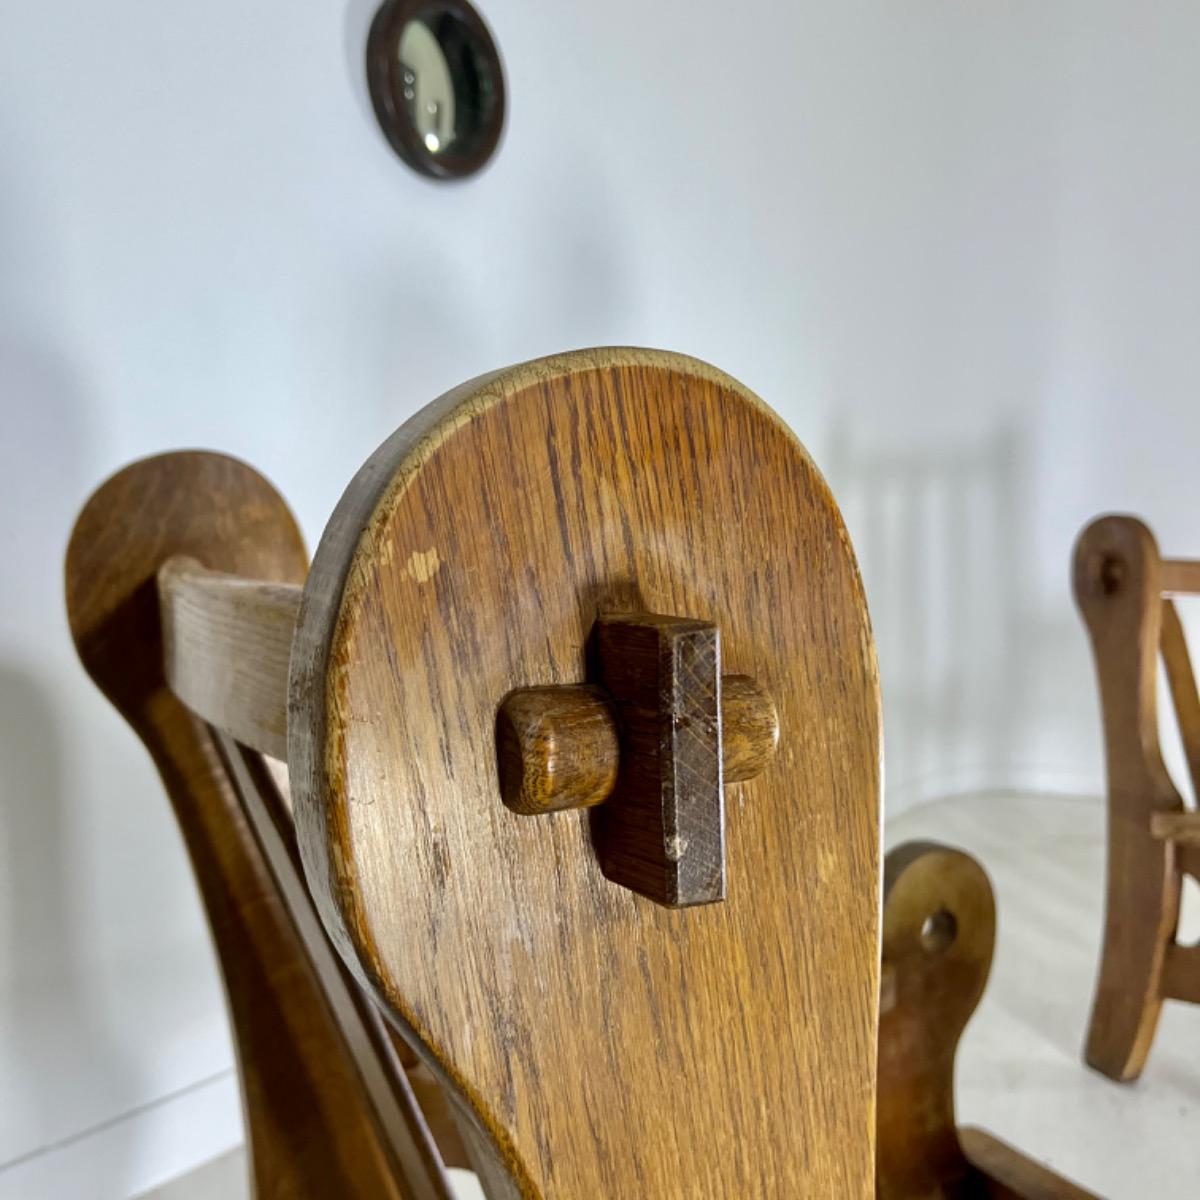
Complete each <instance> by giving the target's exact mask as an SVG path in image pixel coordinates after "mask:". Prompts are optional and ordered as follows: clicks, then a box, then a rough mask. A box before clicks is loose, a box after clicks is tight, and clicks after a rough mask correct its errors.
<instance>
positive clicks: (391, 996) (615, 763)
mask: <svg viewBox="0 0 1200 1200" xmlns="http://www.w3.org/2000/svg"><path fill="white" fill-rule="evenodd" d="M164 486H166V485H164ZM175 499H176V500H177V501H178V502H179V503H177V504H176V505H175V506H174V507H176V508H178V507H180V506H182V507H183V508H187V507H189V506H196V505H200V506H209V507H210V508H215V510H216V511H217V513H218V514H220V513H221V512H224V511H225V510H226V508H227V505H226V502H225V501H224V500H222V499H221V498H220V497H217V496H214V495H211V494H193V495H191V496H187V495H180V496H178V497H176V498H175ZM273 504H274V500H271V501H267V502H264V503H263V505H261V506H259V507H257V508H255V507H254V506H251V510H252V511H250V512H249V513H242V514H240V515H239V517H238V519H237V521H234V520H232V519H229V520H226V521H225V522H224V528H225V530H226V532H227V534H228V535H229V536H231V537H233V538H234V539H235V540H236V541H238V542H239V544H240V543H242V542H244V543H246V544H247V545H249V546H251V547H253V545H254V543H255V541H256V539H257V538H259V537H262V538H264V539H276V540H278V539H280V538H283V540H284V541H287V540H288V539H291V538H292V537H293V534H292V533H291V532H289V531H288V530H287V529H286V528H283V531H282V532H281V531H280V529H276V528H270V521H267V520H265V519H264V514H266V513H267V512H268V511H274V510H273V507H272V506H273ZM157 507H165V508H166V509H167V511H168V512H169V511H171V509H172V506H171V505H170V504H165V505H162V504H160V505H158V506H157ZM99 519H100V518H99V517H97V521H98V520H99ZM210 523H215V524H216V525H217V526H218V527H219V526H221V523H222V521H221V518H220V516H219V515H218V517H216V518H214V519H213V521H212V522H210ZM281 528H282V527H281ZM85 532H86V536H87V538H89V539H91V538H100V539H103V538H104V537H109V536H112V535H110V534H109V533H107V532H106V531H104V530H102V529H98V528H95V527H93V526H89V527H88V529H87V530H86V531H85ZM80 537H81V533H80V532H79V531H78V530H77V534H76V539H79V538H80ZM218 537H219V530H218ZM168 540H169V539H168ZM200 540H201V541H202V540H203V539H200ZM182 541H184V542H188V543H189V544H182V545H174V544H172V545H164V544H162V543H163V539H161V538H160V539H158V543H156V548H155V549H154V550H153V551H152V552H151V551H146V552H145V553H144V554H142V556H141V559H140V560H139V567H138V570H137V571H136V572H135V574H136V575H137V577H138V580H139V581H141V582H139V584H138V588H137V589H134V590H135V591H137V592H138V595H139V596H141V597H142V599H143V601H144V603H145V605H146V608H145V611H144V612H143V617H144V620H145V622H146V623H145V625H144V626H143V635H144V636H145V637H146V639H147V641H148V643H153V644H152V645H151V647H150V649H151V657H153V655H154V653H157V654H158V655H160V656H164V655H165V659H166V664H167V665H166V667H165V668H163V667H162V664H161V662H160V664H159V668H160V669H159V672H158V674H157V675H156V676H155V678H154V687H153V688H151V689H149V691H150V692H152V693H153V694H154V695H155V696H157V697H159V699H158V700H155V701H154V703H162V704H167V703H175V700H174V697H171V698H170V700H169V701H168V700H165V699H162V692H163V691H164V690H165V689H164V688H163V687H162V684H163V682H164V681H165V680H167V679H169V680H170V682H171V685H172V687H173V689H174V693H175V695H184V696H185V697H187V699H188V704H189V706H190V707H191V709H192V710H193V711H194V712H196V713H198V714H199V715H200V716H202V717H204V718H206V719H207V720H209V721H211V722H213V723H214V724H215V725H217V726H219V727H224V728H226V729H227V730H228V731H230V732H234V733H236V735H237V736H239V737H242V738H243V739H244V740H249V742H250V745H251V746H252V747H253V748H255V749H258V750H267V751H270V750H271V749H272V748H275V747H278V746H280V745H281V744H282V728H283V727H284V726H286V745H287V757H288V766H289V773H290V785H291V803H292V810H293V812H294V817H295V822H296V830H297V835H298V843H299V849H300V852H301V855H302V857H303V862H304V868H305V874H306V878H307V885H308V888H309V889H311V895H312V898H313V900H314V901H315V904H316V907H317V909H318V911H319V913H320V916H321V918H322V921H323V923H324V926H325V929H326V930H327V932H328V933H329V935H330V937H331V939H332V941H333V943H334V945H335V946H336V947H337V948H338V950H339V951H340V952H341V954H342V956H343V958H344V959H345V961H346V963H347V964H348V966H349V968H350V970H351V971H352V972H353V973H354V975H355V976H356V978H357V979H358V981H359V982H360V983H361V985H362V986H363V987H364V988H365V989H368V990H369V991H370V993H371V994H372V995H373V996H374V997H375V998H376V999H377V1000H378V1002H379V1004H380V1006H381V1008H382V1010H383V1011H384V1012H385V1013H386V1014H387V1016H388V1018H389V1019H390V1021H391V1022H392V1024H393V1026H394V1027H395V1028H396V1029H398V1030H399V1031H400V1032H401V1033H402V1035H403V1037H404V1038H405V1040H406V1041H407V1042H408V1044H409V1045H410V1046H411V1047H412V1048H413V1049H414V1050H415V1052H416V1053H417V1054H418V1055H419V1056H420V1058H421V1059H422V1061H423V1062H424V1063H425V1064H426V1065H427V1066H428V1067H429V1069H430V1070H431V1071H432V1072H433V1073H434V1075H435V1076H436V1077H437V1079H438V1080H439V1081H440V1082H441V1083H442V1085H443V1086H444V1087H445V1089H446V1092H447V1094H448V1095H449V1097H450V1099H451V1102H452V1105H453V1106H454V1108H455V1111H456V1113H457V1115H458V1118H459V1123H460V1127H461V1129H462V1130H463V1131H464V1133H465V1134H466V1137H467V1139H468V1142H469V1144H470V1148H471V1152H472V1155H473V1159H474V1162H475V1165H476V1167H477V1169H479V1171H480V1174H481V1177H482V1178H483V1180H484V1186H485V1189H486V1190H487V1191H488V1193H489V1195H492V1196H509V1195H512V1196H515V1195H523V1196H526V1195H527V1196H546V1197H555V1198H560V1197H589V1198H590V1197H595V1196H633V1195H637V1196H646V1197H651V1196H653V1197H667V1196H712V1197H722V1198H725V1197H729V1196H735V1195H762V1196H792V1195H813V1196H818V1195H829V1196H833V1195H837V1196H868V1195H870V1194H871V1192H872V1188H873V1175H874V1148H873V1132H874V1130H873V1125H874V1078H875V1056H876V1017H877V994H876V993H877V981H878V963H877V952H878V941H877V937H878V905H879V858H878V846H879V832H878V831H879V815H880V814H879V787H880V718H879V694H878V681H877V676H876V666H875V656H874V647H873V641H872V637H871V631H870V625H869V622H868V618H867V612H866V606H865V603H864V600H863V594H862V588H861V584H860V580H859V576H858V572H857V568H856V566H855V562H854V557H853V552H852V550H851V547H850V543H849V539H848V537H847V535H846V532H845V529H844V526H843V524H842V521H841V518H840V516H839V514H838V511H837V507H836V505H835V504H834V501H833V499H832V497H831V495H830V493H829V490H828V488H827V486H826V484H825V482H824V480H823V479H822V478H821V476H820V474H819V472H818V471H817V469H816V468H815V467H814V465H813V463H812V461H811V460H810V458H809V457H808V455H807V454H806V453H805V451H804V449H803V448H802V447H801V446H800V444H799V443H798V442H797V441H796V439H795V438H794V436H793V435H792V434H791V433H790V432H789V431H788V430H787V428H786V427H785V426H784V425H783V423H782V422H781V421H780V420H779V419H778V418H777V417H776V416H774V414H772V413H771V412H770V411H769V410H768V409H767V408H766V407H765V406H764V405H763V404H762V403H761V402H760V401H758V400H757V399H756V398H755V397H754V396H753V395H751V394H750V393H749V392H748V391H746V389H745V388H743V387H741V385H739V384H737V383H736V382H734V381H733V380H731V379H730V378H728V377H727V376H724V375H722V374H720V373H719V372H717V371H715V370H713V369H712V368H710V367H707V366H705V365H703V364H701V363H698V362H696V361H694V360H691V359H686V358H682V357H679V356H674V355H667V354H661V353H655V352H649V351H635V350H603V351H591V352H584V353H577V354H571V355H565V356H561V357H558V358H553V359H546V360H541V361H539V362H535V363H530V364H526V365H524V366H520V367H515V368H512V369H509V370H505V371H500V372H497V373H495V374H493V375H490V376H487V377H484V378H482V379H479V380H476V381H474V382H472V383H470V384H466V385H464V386H463V387H461V388H458V389H456V390H455V391H454V392H451V393H449V394H448V395H447V396H445V397H443V398H442V399H441V400H438V401H436V402H435V403H434V404H432V405H430V406H428V407H427V408H426V409H424V410H422V411H421V412H420V413H419V414H417V416H415V417H414V418H412V419H411V420H410V421H408V422H407V423H406V424H405V425H404V426H402V427H401V429H400V430H399V431H398V432H397V433H396V434H395V435H394V436H393V437H392V438H390V439H389V440H388V441H387V442H386V443H385V444H384V445H383V446H382V447H381V448H380V449H379V450H378V451H377V452H376V453H375V455H373V456H372V457H371V459H370V460H368V462H367V464H366V465H365V466H364V467H363V469H362V470H361V471H360V472H359V474H358V475H357V476H356V478H355V479H354V481H353V482H352V483H351V485H350V487H349V489H348V490H347V492H346V494H345V495H344V496H343V498H342V500H341V502H340V503H339V504H338V506H337V508H336V510H335V512H334V514H333V517H332V519H331V521H330V523H329V525H328V527H327V529H326V531H325V534H324V536H323V537H322V539H321V542H320V545H319V547H318V550H317V553H316V556H315V559H314V562H313V565H312V569H311V571H310V572H309V574H308V577H307V580H306V582H305V583H304V587H303V593H302V595H301V594H300V592H299V589H298V588H295V589H293V590H291V591H289V589H287V588H286V587H285V588H282V589H280V588H276V589H275V590H274V591H271V590H269V589H261V588H257V589H256V588H255V587H254V586H253V585H245V586H240V585H237V584H235V583H231V582H230V581H228V580H222V579H221V578H219V577H216V576H208V577H206V575H205V572H204V570H203V568H208V569H209V570H210V571H211V570H218V571H220V570H224V571H230V570H232V571H233V572H235V573H240V574H243V575H249V576H252V577H255V576H257V577H258V578H260V579H272V578H273V579H283V580H288V581H296V580H298V575H299V570H300V568H299V564H298V563H296V562H293V561H292V560H291V559H289V560H288V561H287V563H285V564H277V565H275V566H274V569H273V570H270V571H268V570H264V569H263V568H261V567H259V566H257V565H256V563H255V562H254V561H248V562H247V561H241V560H238V561H233V559H236V558H237V556H236V555H234V556H233V559H231V558H230V556H227V555H216V556H215V557H214V555H213V554H212V553H210V552H209V549H208V548H207V547H206V546H204V545H200V544H199V542H198V541H197V539H191V541H190V542H189V539H187V538H183V539H182ZM292 544H294V542H293V543H292ZM118 549H119V547H118ZM122 552H123V551H122ZM79 553H81V554H82V553H83V552H82V551H80V552H79ZM180 554H184V555H189V556H191V557H192V558H194V559H196V560H198V562H199V564H201V565H202V566H200V567H193V566H191V565H189V564H186V563H183V564H181V563H180V561H179V560H178V559H177V558H176V560H175V561H174V562H173V563H172V564H171V565H170V566H169V567H168V568H167V569H166V570H165V571H162V572H161V575H160V569H161V568H163V565H164V563H165V562H166V559H167V558H170V557H173V556H178V555H180ZM249 557H250V558H251V559H253V554H250V555H249ZM74 577H75V578H76V579H79V578H82V576H81V574H80V573H79V572H78V571H76V572H75V576H74ZM151 578H154V579H156V580H157V583H158V586H159V588H160V590H161V593H162V597H163V599H162V607H161V609H160V610H158V611H155V609H154V607H153V604H152V601H151V600H146V599H145V583H146V580H148V579H151ZM81 587H82V585H79V586H77V587H76V588H75V590H74V592H73V596H74V600H73V602H72V604H73V624H74V626H75V628H76V633H77V639H78V640H79V642H80V646H81V651H83V652H84V653H85V658H87V657H89V655H94V653H95V647H96V646H97V645H98V644H100V642H102V641H103V635H102V634H95V633H94V632H93V633H92V634H89V633H88V632H87V630H86V629H85V628H84V627H85V626H86V627H87V628H88V629H92V630H93V631H94V630H95V629H97V628H98V629H101V630H102V629H103V628H104V627H105V621H104V620H103V619H98V620H96V621H90V622H84V621H81V620H78V619H76V615H75V614H76V613H78V611H79V610H80V608H81V606H82V607H86V606H87V603H88V602H87V601H86V600H84V599H82V598H81V594H80V588H81ZM139 589H140V590H139ZM293 600H294V604H293ZM297 610H298V611H297ZM247 613H248V614H250V615H249V616H248V617H247V616H245V614H247ZM289 614H295V615H296V623H295V631H294V636H287V634H288V633H290V624H289V622H290V615H289ZM100 616H101V617H103V614H100ZM159 620H161V621H162V622H163V625H164V628H165V629H166V631H167V635H168V636H167V638H166V644H165V645H163V644H162V643H161V642H159V641H158V640H157V628H158V624H157V622H158V621H159ZM151 622H153V624H152V623H151ZM246 626H249V627H251V628H253V629H254V630H256V631H257V632H255V633H254V635H253V636H252V637H250V638H249V639H248V638H247V636H246V634H245V627H246ZM281 630H283V631H285V633H284V635H281V633H280V631H281ZM81 631H82V632H81ZM127 632H128V631H127ZM97 638H99V642H98V641H97V640H96V639H97ZM85 648H90V649H85ZM285 672H286V673H287V675H288V684H287V703H286V706H285V704H284V700H283V696H282V694H281V693H282V689H283V682H282V680H283V675H284V673H285ZM240 676H245V680H246V681H249V682H252V683H253V687H254V689H255V690H254V691H253V693H251V692H248V691H247V686H249V682H248V683H247V686H242V685H241V684H238V683H237V682H236V681H237V680H238V678H239V677H240ZM231 680H232V681H234V682H231ZM264 680H265V681H268V683H267V685H266V686H265V689H264ZM105 686H108V685H105ZM109 690H110V695H111V694H112V690H111V688H110V689H109ZM260 691H261V692H262V693H263V695H266V696H273V695H279V699H278V702H277V703H273V702H272V701H270V700H267V699H263V698H262V697H261V696H259V692H260ZM249 694H254V695H255V696H256V697H257V698H256V699H255V701H254V703H253V704H252V705H250V706H249V708H250V711H248V710H247V703H246V700H245V697H246V696H247V695H249ZM118 702H119V700H118ZM152 707H153V704H150V703H149V702H147V704H146V705H143V706H142V709H140V710H139V711H145V710H146V709H147V708H152ZM266 709H272V711H270V712H268V711H265V710H266ZM126 712H127V715H129V711H128V709H126ZM231 727H232V728H231ZM776 736H777V738H778V752H777V753H775V754H774V755H773V756H772V754H771V750H772V749H773V748H774V744H775V739H776ZM256 743H257V744H256ZM168 756H169V755H168ZM161 766H162V762H161V761H160V767H161ZM164 773H166V772H165V771H164ZM738 780H741V781H744V782H735V781H738Z"/></svg>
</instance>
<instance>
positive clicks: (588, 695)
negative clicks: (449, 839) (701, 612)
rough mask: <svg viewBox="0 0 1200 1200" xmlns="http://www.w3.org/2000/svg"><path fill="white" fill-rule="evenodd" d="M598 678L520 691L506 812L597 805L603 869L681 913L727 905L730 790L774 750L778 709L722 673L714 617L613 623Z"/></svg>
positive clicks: (512, 725) (503, 719)
mask: <svg viewBox="0 0 1200 1200" xmlns="http://www.w3.org/2000/svg"><path fill="white" fill-rule="evenodd" d="M593 640H594V655H593V658H594V668H593V670H594V683H591V684H579V685H568V686H562V687H540V688H522V689H519V690H517V691H515V692H511V693H509V695H508V696H507V697H505V699H504V701H503V703H502V704H501V706H500V712H499V715H498V717H497V722H496V735H497V753H498V758H499V770H500V788H501V795H502V798H503V800H504V803H505V804H506V805H507V806H508V807H509V808H510V809H511V810H512V811H513V812H517V813H524V814H537V813H547V812H555V811H560V810H563V809H571V808H592V809H595V812H594V813H593V815H592V835H593V840H594V843H595V847H596V853H597V857H598V859H599V863H600V869H601V870H602V871H603V872H604V874H605V875H606V876H607V877H608V878H609V879H611V880H612V881H613V882H614V883H619V884H621V885H622V886H623V887H627V888H629V889H631V890H632V891H635V892H638V893H639V894H641V895H643V896H647V897H649V898H650V899H651V900H654V901H656V902H657V903H659V904H663V905H666V906H667V907H669V908H684V907H686V906H689V905H694V904H711V903H713V902H715V901H717V900H723V899H724V898H725V803H724V785H725V784H726V783H735V782H738V781H741V780H746V779H752V778H753V777H754V776H755V775H757V774H758V773H759V772H760V771H761V770H762V769H763V767H764V766H765V765H766V763H767V762H768V760H769V759H770V758H771V756H772V755H773V754H774V752H775V749H776V746H777V745H778V741H779V721H778V717H777V715H776V712H775V705H774V702H773V701H772V700H771V698H770V696H768V695H767V694H766V693H765V692H764V691H763V690H762V689H761V688H760V687H759V686H758V685H757V684H756V683H755V681H754V680H753V679H750V678H749V677H747V676H745V675H726V676H724V677H723V678H722V675H721V651H720V635H719V633H718V630H717V627H716V626H715V625H713V624H711V623H710V622H707V621H694V620H689V619H686V618H681V617H672V616H662V615H659V614H656V613H623V614H610V615H606V616H602V617H601V618H600V619H599V621H598V622H597V624H596V628H595V630H594V638H593Z"/></svg>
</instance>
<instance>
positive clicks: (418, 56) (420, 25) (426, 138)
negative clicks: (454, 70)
mask: <svg viewBox="0 0 1200 1200" xmlns="http://www.w3.org/2000/svg"><path fill="white" fill-rule="evenodd" d="M397 54H398V56H399V59H400V68H401V75H400V78H401V84H402V86H403V89H404V102H405V104H406V105H407V107H408V113H409V117H410V118H411V120H412V123H413V126H414V128H415V129H416V131H417V134H418V136H419V137H420V138H421V140H422V141H423V142H424V143H425V148H426V149H427V150H428V151H429V152H430V153H431V154H437V153H439V152H440V151H443V150H445V149H446V148H447V147H448V146H449V145H450V143H451V142H452V141H453V140H454V133H455V111H454V110H455V98H454V80H453V78H452V77H451V75H450V66H449V64H448V63H447V62H446V56H445V54H444V53H443V52H442V47H441V44H440V43H439V42H438V39H437V36H436V35H435V34H434V32H433V30H431V29H430V28H429V26H428V25H426V24H425V22H424V21H422V20H420V19H417V20H412V21H409V22H408V24H407V25H405V27H404V30H403V32H402V33H401V35H400V44H399V46H398V47H397Z"/></svg>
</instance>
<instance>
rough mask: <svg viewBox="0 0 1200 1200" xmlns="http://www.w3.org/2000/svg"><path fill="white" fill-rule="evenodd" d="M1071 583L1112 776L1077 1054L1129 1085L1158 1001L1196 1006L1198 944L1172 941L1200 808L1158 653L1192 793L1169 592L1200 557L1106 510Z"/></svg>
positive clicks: (1198, 784) (1180, 587) (1190, 579)
mask: <svg viewBox="0 0 1200 1200" xmlns="http://www.w3.org/2000/svg"><path fill="white" fill-rule="evenodd" d="M1074 589H1075V599H1076V603H1077V604H1078V606H1079V610H1080V612H1081V613H1082V615H1083V620H1084V623H1085V624H1086V625H1087V629H1088V634H1089V635H1090V638H1091V643H1092V652H1093V654H1094V656H1095V662H1096V677H1097V680H1098V683H1099V688H1100V706H1101V710H1102V713H1103V719H1104V750H1105V761H1106V768H1107V775H1108V884H1107V891H1106V913H1105V921H1104V945H1103V949H1102V951H1101V958H1100V968H1099V974H1098V978H1097V981H1096V993H1095V998H1094V1000H1093V1003H1092V1014H1091V1021H1090V1025H1089V1029H1088V1037H1087V1047H1086V1050H1085V1056H1086V1059H1087V1062H1088V1063H1089V1064H1090V1065H1091V1066H1092V1067H1094V1068H1095V1069H1096V1070H1098V1071H1101V1072H1103V1074H1105V1075H1108V1076H1109V1077H1110V1078H1112V1079H1116V1080H1130V1079H1136V1078H1137V1077H1138V1075H1140V1074H1141V1071H1142V1068H1143V1067H1144V1066H1145V1062H1146V1056H1147V1055H1148V1054H1149V1051H1150V1045H1151V1043H1152V1042H1153V1040H1154V1031H1155V1027H1156V1026H1157V1024H1158V1017H1159V1012H1160V1011H1161V1009H1162V1002H1163V1001H1164V1000H1188V1001H1191V1002H1192V1003H1198V1002H1200V948H1197V947H1193V946H1185V945H1180V944H1179V943H1178V942H1177V941H1176V930H1177V926H1178V922H1179V898H1180V890H1181V883H1182V877H1183V876H1184V875H1190V876H1191V877H1192V878H1193V879H1197V880H1200V814H1197V813H1196V812H1195V811H1193V810H1189V809H1187V808H1186V806H1185V805H1184V802H1183V799H1182V797H1181V796H1180V793H1179V791H1178V789H1177V788H1176V786H1175V784H1174V782H1173V781H1172V779H1171V776H1170V774H1169V773H1168V771H1167V768H1166V765H1165V763H1164V760H1163V753H1162V747H1161V744H1160V741H1159V728H1158V704H1157V686H1158V666H1159V662H1160V661H1161V663H1162V666H1163V670H1164V672H1165V675H1166V682H1167V687H1168V690H1169V693H1170V697H1171V703H1172V707H1173V709H1174V713H1175V718H1176V721H1177V723H1178V727H1179V733H1180V737H1181V739H1182V742H1183V747H1184V753H1185V756H1186V758H1187V763H1188V770H1189V773H1190V775H1191V779H1192V786H1193V791H1194V793H1195V792H1198V791H1200V698H1198V697H1197V691H1196V679H1195V675H1194V674H1193V671H1192V664H1191V660H1190V658H1189V655H1188V647H1187V641H1186V640H1185V638H1184V633H1183V626H1182V625H1181V624H1180V620H1179V614H1178V613H1177V611H1176V609H1175V604H1174V602H1173V601H1172V599H1171V597H1172V596H1173V595H1186V594H1189V593H1191V594H1194V593H1200V562H1190V561H1183V560H1178V559H1164V558H1162V557H1161V555H1160V554H1159V551H1158V546H1157V544H1156V543H1155V540H1154V537H1153V536H1152V534H1151V533H1150V531H1149V529H1147V528H1146V526H1145V525H1144V524H1142V522H1141V521H1139V520H1137V519H1136V518H1134V517H1128V516H1106V517H1101V518H1099V519H1098V520H1096V521H1093V522H1092V523H1091V524H1090V525H1088V526H1087V528H1086V529H1084V531H1083V532H1082V533H1081V534H1080V536H1079V540H1078V542H1077V543H1076V546H1075V556H1074Z"/></svg>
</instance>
